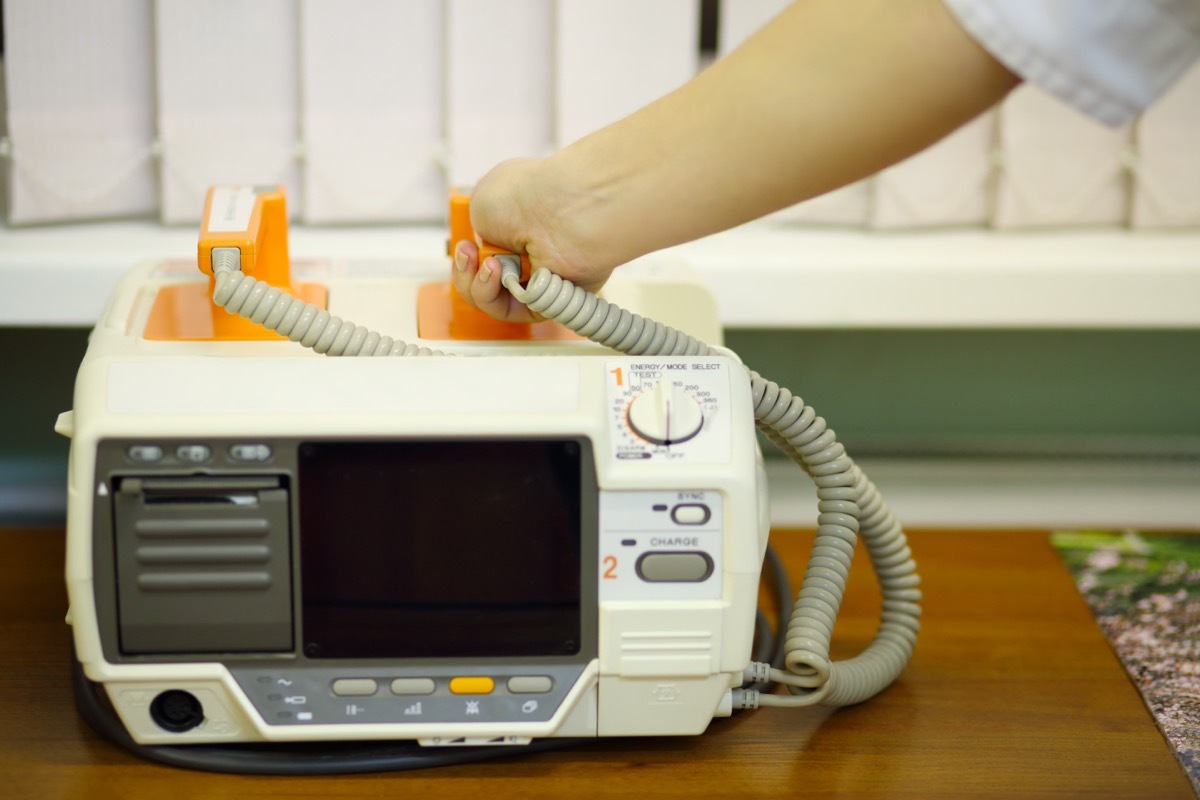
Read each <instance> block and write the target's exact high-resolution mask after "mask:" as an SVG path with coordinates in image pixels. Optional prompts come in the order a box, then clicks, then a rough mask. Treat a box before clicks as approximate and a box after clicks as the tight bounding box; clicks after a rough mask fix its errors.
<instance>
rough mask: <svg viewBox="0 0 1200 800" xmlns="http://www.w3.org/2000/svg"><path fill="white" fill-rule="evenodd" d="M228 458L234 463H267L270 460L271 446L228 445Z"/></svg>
mask: <svg viewBox="0 0 1200 800" xmlns="http://www.w3.org/2000/svg"><path fill="white" fill-rule="evenodd" d="M229 457H230V458H232V459H233V460H234V461H250V462H254V461H257V462H262V461H268V460H270V458H271V446H270V445H266V444H234V445H230V446H229Z"/></svg>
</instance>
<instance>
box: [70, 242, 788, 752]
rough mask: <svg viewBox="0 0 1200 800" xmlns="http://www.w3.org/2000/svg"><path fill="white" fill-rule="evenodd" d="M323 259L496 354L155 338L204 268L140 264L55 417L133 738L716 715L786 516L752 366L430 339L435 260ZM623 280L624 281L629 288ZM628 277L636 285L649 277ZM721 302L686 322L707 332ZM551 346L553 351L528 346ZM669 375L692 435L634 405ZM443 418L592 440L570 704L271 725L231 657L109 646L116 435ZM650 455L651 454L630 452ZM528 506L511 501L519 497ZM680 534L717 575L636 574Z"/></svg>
mask: <svg viewBox="0 0 1200 800" xmlns="http://www.w3.org/2000/svg"><path fill="white" fill-rule="evenodd" d="M311 272H312V274H310V275H309V276H307V277H309V278H310V279H317V280H320V281H322V282H324V283H325V284H326V285H327V287H328V289H329V298H330V299H329V307H330V311H331V312H332V313H335V314H340V315H342V316H345V317H347V318H350V319H353V320H354V321H355V322H359V323H362V324H367V325H369V326H371V327H375V328H376V329H377V330H380V331H381V332H383V333H388V334H391V335H394V336H397V338H405V339H406V340H407V341H410V342H417V343H422V344H428V345H430V346H433V347H438V348H440V349H445V350H453V351H461V352H467V353H469V354H472V355H477V356H480V357H476V358H357V359H355V358H346V359H334V358H327V357H324V356H319V355H316V354H314V353H311V352H309V351H306V350H304V349H302V348H301V347H300V346H299V345H296V344H292V343H288V342H160V341H148V340H146V339H143V338H142V336H141V331H142V329H143V327H144V325H145V320H146V318H147V315H148V312H149V306H150V304H151V302H152V301H153V298H154V294H155V291H156V289H157V287H158V286H160V285H162V284H164V283H169V282H178V281H184V280H195V279H196V278H195V277H193V276H192V274H191V273H190V272H188V270H186V269H185V268H184V267H183V266H181V264H180V263H173V262H167V263H165V264H147V265H143V266H141V267H139V268H137V269H135V270H133V271H131V273H130V274H129V275H127V276H126V278H125V279H124V280H123V281H122V283H121V284H120V285H119V287H118V289H117V291H116V293H115V294H114V296H113V297H112V299H111V300H110V302H109V304H108V307H107V309H106V312H105V314H104V315H103V317H102V319H101V320H100V323H99V324H98V325H97V327H96V329H95V331H94V333H93V335H92V338H91V341H90V345H89V349H88V352H87V355H86V356H85V358H84V361H83V364H82V366H81V367H80V370H79V373H78V377H77V381H76V387H75V401H74V409H73V412H71V413H70V414H68V415H64V417H63V418H62V419H61V420H60V425H59V428H60V430H61V431H62V432H64V433H69V434H70V435H71V439H72V441H71V458H70V479H69V510H68V531H67V536H68V538H67V568H66V575H67V588H68V594H69V599H70V604H71V614H70V620H71V623H72V625H73V631H74V640H75V647H76V651H77V657H78V658H79V660H80V662H81V663H82V665H83V667H84V670H85V673H86V675H87V676H88V678H90V679H91V680H92V681H95V682H98V683H100V684H103V685H104V686H105V688H106V689H107V692H108V695H109V697H110V698H111V700H112V702H113V704H114V706H115V707H116V709H117V711H118V713H119V714H120V716H121V719H122V721H123V722H124V724H125V726H126V727H127V729H128V730H129V731H130V733H131V734H132V735H133V737H134V738H135V739H136V740H138V741H140V742H143V743H183V742H237V741H265V740H275V741H299V740H335V739H378V738H396V739H405V738H407V739H417V740H420V741H421V742H422V743H425V744H436V743H452V742H453V743H464V742H466V743H475V742H477V741H496V742H497V743H519V742H523V741H528V740H529V739H532V738H539V737H547V736H610V735H612V736H616V735H622V736H623V735H667V734H672V735H677V734H694V733H699V732H701V731H703V730H704V729H705V728H706V726H707V725H708V723H709V721H710V720H711V719H712V717H713V716H714V714H716V713H720V709H721V706H722V702H723V699H724V698H725V695H726V693H727V691H728V690H729V689H730V688H731V687H732V686H736V685H738V683H740V675H741V671H742V670H743V668H744V667H745V666H746V665H747V663H748V661H749V654H750V649H751V641H752V636H753V625H754V617H755V608H756V604H757V587H758V582H759V573H760V569H761V565H762V558H763V553H764V550H765V547H766V535H767V528H768V522H767V503H766V497H765V479H764V474H763V469H762V463H761V456H760V454H759V452H758V447H757V444H756V440H755V437H754V426H753V421H752V410H751V400H750V396H749V381H748V379H747V377H746V374H745V371H744V369H743V368H742V367H741V366H740V364H738V363H737V361H736V359H733V358H726V357H717V358H669V357H653V358H641V357H638V358H634V357H624V356H619V355H616V354H614V353H612V352H611V351H609V350H606V349H604V348H601V347H599V346H597V345H593V344H591V343H587V342H569V343H565V344H561V343H560V344H556V345H546V346H542V345H536V344H517V345H511V344H510V345H501V344H490V343H483V344H480V343H477V344H474V345H469V346H466V347H457V346H456V345H455V344H454V343H446V342H420V340H419V339H418V338H417V337H416V336H415V335H414V334H415V320H414V319H413V317H414V315H415V312H414V311H412V310H411V309H413V308H414V307H415V302H414V297H415V291H416V286H417V285H418V284H419V283H420V282H422V281H423V280H425V279H426V274H425V273H426V272H427V270H424V269H421V270H417V269H409V270H406V269H404V268H398V269H397V270H396V272H395V273H393V274H378V273H373V274H371V275H356V274H355V273H354V270H353V269H351V268H347V267H345V266H344V265H341V266H335V267H331V266H323V265H313V266H312V267H311ZM418 273H419V274H418ZM439 274H444V273H439ZM615 289H616V290H615V291H614V295H616V294H619V293H620V291H622V290H621V289H620V287H619V286H618V287H615ZM623 291H625V292H626V293H627V294H630V295H632V296H638V293H639V287H637V286H628V287H625V288H624V290H623ZM691 291H693V292H694V291H695V287H691ZM668 294H669V293H668ZM642 296H643V297H653V296H655V295H654V292H653V291H651V292H649V293H648V294H643V295H642ZM658 296H667V295H658ZM647 305H648V306H649V307H641V308H637V307H635V308H631V310H634V311H637V312H638V313H642V314H644V315H646V316H654V315H655V314H656V313H658V312H659V311H660V310H661V309H656V308H655V307H653V303H649V304H647ZM712 309H713V313H712V314H711V315H708V316H707V317H705V315H704V314H703V313H702V314H701V319H699V321H698V322H697V324H696V325H694V326H693V329H692V330H689V332H693V333H697V332H698V333H700V334H701V335H704V334H708V335H710V336H711V335H712V334H713V329H714V328H715V326H716V323H715V305H713V306H712ZM701 311H703V309H701ZM692 313H693V314H694V313H695V309H693V312H692ZM706 325H707V326H708V329H707V330H705V329H704V328H705V326H706ZM697 327H698V328H700V330H699V331H697V330H696V328H697ZM718 334H719V330H718ZM548 353H554V354H555V357H553V358H528V357H525V356H529V355H546V354H548ZM662 381H667V385H668V387H669V393H673V394H674V395H676V396H678V395H679V394H680V393H682V394H683V395H686V396H687V397H688V398H694V399H695V402H696V403H697V404H698V407H699V408H701V409H702V410H703V413H702V417H703V419H702V426H701V430H700V431H699V432H698V433H696V434H695V435H694V436H692V437H691V438H690V439H689V440H688V441H686V442H683V443H682V444H679V445H668V446H661V445H654V444H652V443H649V442H647V441H645V440H644V439H642V438H640V437H639V436H638V435H637V433H636V432H635V431H634V430H633V429H632V428H631V427H630V426H629V424H628V419H629V416H628V413H629V412H628V409H629V406H630V404H631V403H632V402H633V401H634V399H635V398H637V397H639V396H640V395H641V394H642V393H643V392H647V391H654V387H655V386H657V385H658V384H659V383H661V382H662ZM430 435H437V436H443V437H463V438H466V439H470V438H481V437H487V436H497V435H502V436H506V437H512V436H517V437H523V436H529V437H543V436H547V435H564V436H582V437H586V438H587V439H589V440H590V441H591V443H592V447H593V451H594V455H595V473H596V480H597V484H598V489H599V514H600V520H599V531H600V533H599V537H600V540H599V542H598V544H597V548H596V552H597V553H598V563H597V564H596V565H595V568H596V570H597V585H598V587H599V589H598V597H596V598H594V602H595V603H597V620H598V642H597V646H596V652H597V654H598V655H597V658H596V659H595V660H594V661H592V662H591V663H590V664H588V665H587V666H586V668H585V669H584V671H583V674H582V677H581V678H580V679H579V680H578V682H577V683H576V685H575V686H573V687H572V688H571V690H570V692H569V693H568V695H567V697H566V699H565V700H564V701H563V703H562V705H561V707H560V708H558V710H557V711H556V713H555V714H554V716H553V717H552V718H550V719H549V720H546V721H543V722H517V723H503V724H500V723H495V722H491V723H489V722H480V723H465V724H464V723H454V724H450V723H439V724H422V723H398V724H392V723H388V724H361V723H359V724H355V723H352V722H350V721H347V723H346V724H322V725H307V726H306V725H288V726H281V725H274V724H269V723H268V722H267V721H265V720H264V719H263V717H262V715H261V714H259V713H258V712H257V711H256V710H255V707H254V705H253V704H252V702H251V701H250V699H249V698H248V697H247V695H246V694H245V692H243V691H242V689H241V688H240V687H239V685H238V683H237V682H236V681H235V680H234V679H233V677H232V676H231V674H230V672H229V670H228V669H227V668H226V667H225V666H223V665H222V664H221V663H217V662H216V661H215V660H203V659H201V660H195V661H191V660H186V659H185V660H182V661H180V660H178V659H176V660H175V663H167V661H166V660H164V662H163V663H124V662H123V661H122V660H121V659H113V660H111V661H110V660H109V659H108V658H106V657H105V653H104V649H103V647H102V643H101V633H100V622H99V620H98V612H97V607H98V606H97V602H96V593H95V587H96V581H95V580H94V579H95V578H96V577H97V576H94V575H93V563H94V562H93V546H94V545H95V544H96V543H95V542H94V525H93V513H94V512H93V504H94V500H95V498H96V497H97V495H98V493H104V492H108V491H110V488H111V487H107V486H105V485H104V484H103V483H102V482H100V481H99V480H98V478H97V474H96V460H97V459H96V454H97V446H98V444H99V443H100V442H101V441H103V440H106V439H139V440H140V439H145V440H153V439H156V438H168V439H178V438H179V437H198V438H203V437H218V436H219V437H234V438H237V437H245V438H246V439H248V440H252V439H264V438H267V439H270V438H273V437H274V438H286V437H292V438H295V437H312V436H321V437H337V438H344V439H347V440H356V439H372V438H386V437H393V438H400V437H406V436H430ZM636 453H641V454H642V455H637V456H636V457H635V456H631V454H636ZM630 498H634V499H635V500H636V502H631V500H630ZM642 499H646V500H649V501H652V502H651V503H650V505H652V506H653V505H656V504H661V505H664V506H666V507H667V509H668V511H667V514H668V517H670V516H672V515H676V514H678V515H679V516H680V518H681V519H683V520H684V522H682V523H679V524H677V525H674V526H672V525H671V524H666V523H664V525H665V527H663V529H662V530H661V531H660V530H658V529H656V528H654V525H655V524H658V523H657V522H647V521H646V520H645V516H646V515H645V514H644V513H643V512H639V511H637V509H639V508H644V507H645V503H643V502H642ZM527 501H528V498H521V497H514V498H512V507H513V513H517V514H519V513H520V510H521V506H522V503H524V502H527ZM677 507H678V508H679V509H680V510H678V511H676V508H677ZM631 509H632V510H631ZM705 513H707V514H708V516H707V517H705ZM638 514H642V516H641V517H639V516H638ZM655 519H659V518H655ZM639 520H640V521H639ZM667 521H668V522H670V520H669V519H668V520H667ZM627 525H633V526H635V527H637V526H641V527H640V529H639V530H641V531H642V535H641V539H640V541H641V544H640V545H638V546H637V547H636V548H633V549H630V546H628V545H626V544H622V542H626V541H628V540H629V538H630V537H628V536H626V535H624V534H623V533H622V531H623V530H624V528H623V526H627ZM680 530H682V531H683V533H679V531H680ZM664 531H665V532H664ZM671 531H675V533H672V532H671ZM701 538H703V542H701V543H700V544H699V545H697V541H698V540H699V539H701ZM100 545H101V546H108V543H103V542H102V543H100ZM622 548H625V550H622ZM673 549H681V550H687V551H695V550H701V551H703V552H704V553H706V554H708V557H709V559H710V561H711V569H712V575H711V576H710V577H707V578H705V579H704V580H687V581H683V582H678V581H674V580H672V579H671V578H670V576H671V575H672V574H673V573H672V572H671V570H673V569H675V568H676V567H677V566H679V565H682V568H684V569H685V570H687V569H692V568H699V569H701V571H702V570H703V568H702V566H701V567H697V564H700V563H701V562H702V561H703V559H702V558H699V560H698V557H695V556H691V557H688V558H685V559H679V560H677V561H676V560H672V559H665V560H663V562H662V563H656V564H655V566H654V569H655V570H658V569H665V570H666V572H663V573H661V574H663V575H666V576H667V578H666V579H664V580H646V579H643V578H641V577H639V574H638V570H639V569H640V567H639V566H638V564H637V559H638V558H639V557H640V554H644V551H647V550H653V551H655V552H657V553H664V552H665V553H670V552H672V550H673ZM677 562H678V563H677ZM656 574H657V573H656ZM692 577H693V578H694V577H695V576H692ZM105 578H106V580H111V578H110V577H108V576H105ZM592 601H593V599H592V598H584V603H589V602H592ZM167 689H183V690H185V691H188V692H191V693H192V694H193V695H195V696H196V697H197V698H198V699H200V701H201V703H202V705H203V707H204V713H205V719H204V722H203V723H202V724H200V725H199V726H197V727H195V728H193V729H191V730H188V731H186V732H183V733H171V732H167V731H164V730H163V729H162V728H161V727H160V726H159V725H158V724H156V723H155V722H154V720H153V719H152V718H151V716H150V714H149V711H148V705H149V702H150V700H151V699H152V698H153V697H155V696H157V694H158V693H159V692H162V691H164V690H167ZM502 739H503V740H504V741H503V742H501V741H500V740H502Z"/></svg>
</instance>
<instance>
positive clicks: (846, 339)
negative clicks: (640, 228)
mask: <svg viewBox="0 0 1200 800" xmlns="http://www.w3.org/2000/svg"><path fill="white" fill-rule="evenodd" d="M726 342H727V344H728V345H729V346H730V347H732V348H733V349H734V350H735V351H736V352H738V353H739V354H740V355H741V356H742V358H743V360H744V361H745V362H746V363H747V365H749V366H751V367H753V368H754V369H757V370H758V371H759V372H760V373H762V374H763V375H764V376H765V377H767V378H770V379H772V380H774V381H776V382H778V383H780V384H782V385H783V386H786V387H787V388H789V389H791V390H792V391H794V392H795V393H797V394H799V395H800V396H801V397H803V398H804V399H805V400H806V401H807V402H808V403H809V404H811V405H812V406H813V407H814V408H816V409H817V411H818V413H820V414H821V415H822V416H824V417H825V418H826V419H827V420H829V422H830V424H832V425H833V427H834V428H835V429H836V430H837V431H838V434H839V437H840V439H841V440H842V441H843V442H845V443H846V445H847V446H848V447H849V448H850V450H851V452H852V453H854V454H855V455H857V456H863V455H880V454H883V455H900V454H903V455H943V454H975V455H987V456H996V455H1030V454H1035V455H1052V456H1071V455H1080V454H1087V455H1130V454H1132V455H1138V456H1142V455H1145V456H1162V455H1170V456H1175V457H1183V458H1200V331H1190V330H1189V331H949V330H938V331H934V330H917V331H913V330H903V331H883V330H869V331H862V330H858V331H835V330H822V331H800V330H786V331H784V330H772V331H766V330H732V331H729V332H728V333H727V340H726ZM86 343H87V332H86V331H84V330H83V329H76V328H67V329H42V328H38V329H34V328H3V327H0V353H3V356H2V359H3V361H2V364H3V368H4V371H3V381H4V389H3V398H4V399H3V403H2V410H3V414H0V522H5V521H9V522H12V521H48V522H55V521H57V520H59V519H61V517H62V513H63V511H62V508H61V502H62V497H63V493H62V487H63V485H64V483H65V472H66V456H67V441H66V440H65V439H63V438H62V437H60V436H58V435H57V434H55V433H54V431H53V427H54V421H55V418H56V417H57V416H58V413H59V412H60V411H64V410H66V409H68V408H70V406H71V395H72V385H73V382H74V379H75V370H76V368H77V367H78V365H79V361H80V359H81V358H82V357H83V352H84V349H85V347H86Z"/></svg>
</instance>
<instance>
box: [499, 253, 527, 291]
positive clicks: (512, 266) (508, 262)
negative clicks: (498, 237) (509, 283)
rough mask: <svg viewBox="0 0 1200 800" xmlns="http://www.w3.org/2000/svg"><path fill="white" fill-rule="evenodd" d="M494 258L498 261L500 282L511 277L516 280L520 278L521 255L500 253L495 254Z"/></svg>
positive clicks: (502, 282) (502, 283)
mask: <svg viewBox="0 0 1200 800" xmlns="http://www.w3.org/2000/svg"><path fill="white" fill-rule="evenodd" d="M496 260H497V261H499V262H500V283H501V285H504V282H505V281H506V280H508V279H510V278H511V279H513V280H516V281H518V282H520V280H521V257H520V256H518V255H515V254H510V253H501V254H499V255H497V256H496Z"/></svg>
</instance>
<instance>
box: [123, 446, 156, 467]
mask: <svg viewBox="0 0 1200 800" xmlns="http://www.w3.org/2000/svg"><path fill="white" fill-rule="evenodd" d="M127 455H128V456H129V460H130V461H140V462H142V463H143V464H148V463H152V462H154V461H158V460H160V459H161V458H162V457H163V455H164V454H163V449H162V448H161V447H159V446H158V445H156V444H135V445H132V446H130V448H129V450H128V451H127Z"/></svg>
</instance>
